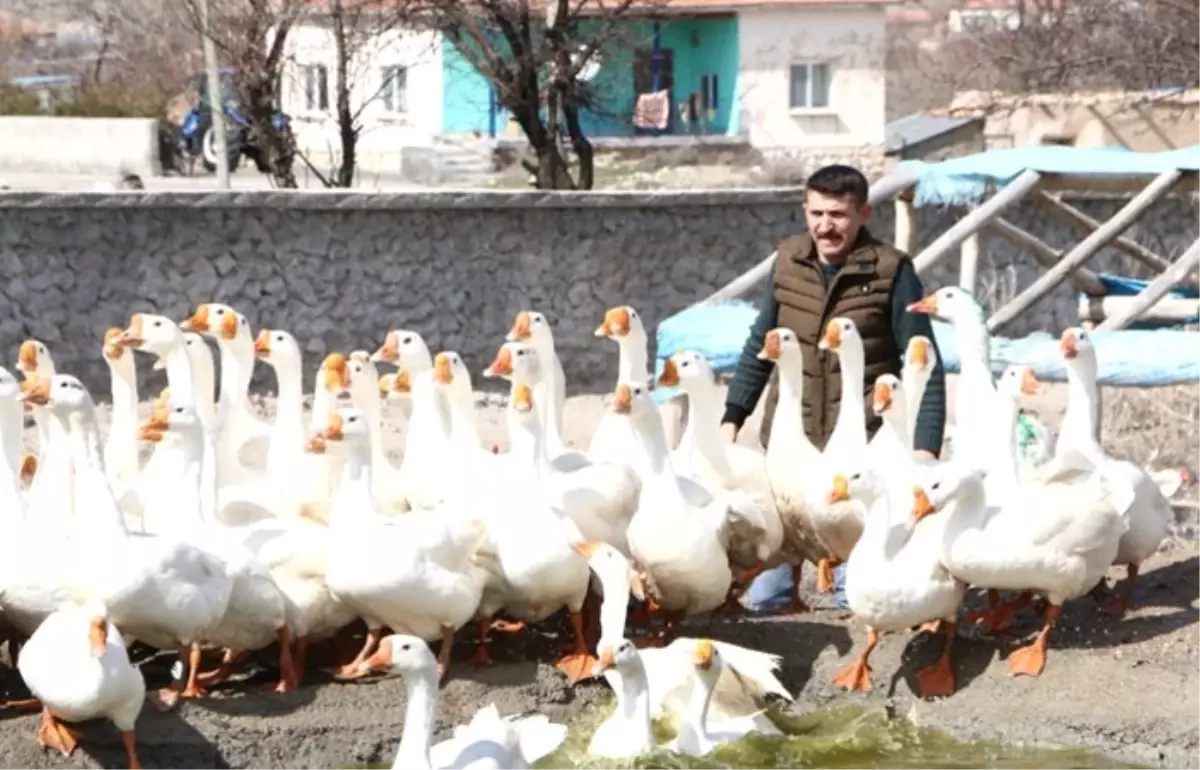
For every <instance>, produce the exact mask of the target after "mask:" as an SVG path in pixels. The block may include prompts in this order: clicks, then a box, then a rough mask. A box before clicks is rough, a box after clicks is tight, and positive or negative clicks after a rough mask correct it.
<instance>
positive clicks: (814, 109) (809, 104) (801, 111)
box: [787, 60, 833, 115]
mask: <svg viewBox="0 0 1200 770" xmlns="http://www.w3.org/2000/svg"><path fill="white" fill-rule="evenodd" d="M797 67H804V68H806V69H807V70H808V78H807V80H806V81H805V82H806V86H807V87H806V89H805V95H804V104H802V105H797V104H792V91H793V85H794V84H793V81H792V78H793V73H794V72H795V70H796V68H797ZM814 67H824V68H825V79H826V85H825V104H823V105H820V106H813V93H812V88H813V68H814ZM787 103H788V109H790V110H791V112H792V114H796V115H828V114H830V113H832V112H833V65H832V64H830V63H829V62H827V61H813V60H801V61H794V62H792V63H791V65H790V66H789V67H788V79H787Z"/></svg>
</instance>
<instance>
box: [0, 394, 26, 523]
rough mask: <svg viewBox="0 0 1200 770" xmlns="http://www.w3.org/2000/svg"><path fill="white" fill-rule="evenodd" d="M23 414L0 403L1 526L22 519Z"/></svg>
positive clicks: (15, 406) (16, 407) (17, 406)
mask: <svg viewBox="0 0 1200 770" xmlns="http://www.w3.org/2000/svg"><path fill="white" fill-rule="evenodd" d="M24 422H25V420H24V414H23V413H22V410H21V406H20V404H18V403H16V402H14V401H10V400H5V401H4V402H3V403H0V440H3V443H4V456H3V457H2V458H0V523H15V522H18V521H20V520H21V519H22V518H23V515H22V511H23V510H24V507H25V505H24V502H23V501H22V499H21V433H22V430H23V429H24Z"/></svg>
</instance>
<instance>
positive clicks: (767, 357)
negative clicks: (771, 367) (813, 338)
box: [758, 326, 801, 367]
mask: <svg viewBox="0 0 1200 770" xmlns="http://www.w3.org/2000/svg"><path fill="white" fill-rule="evenodd" d="M800 356H801V352H800V340H799V339H798V338H797V337H796V333H795V332H794V331H792V330H791V329H788V328H786V327H783V326H780V327H778V328H776V329H771V330H770V331H769V332H767V333H766V335H765V336H764V337H763V346H762V350H760V351H758V358H759V359H761V360H763V361H770V362H771V363H774V364H778V365H780V366H785V365H789V364H790V365H792V366H793V367H795V366H798V365H799V363H800Z"/></svg>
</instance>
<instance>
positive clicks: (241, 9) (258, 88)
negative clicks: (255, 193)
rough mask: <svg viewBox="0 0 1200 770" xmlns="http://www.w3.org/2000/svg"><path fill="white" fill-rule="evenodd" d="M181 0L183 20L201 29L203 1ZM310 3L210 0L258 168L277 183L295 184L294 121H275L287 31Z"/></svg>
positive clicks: (212, 30)
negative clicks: (258, 155)
mask: <svg viewBox="0 0 1200 770" xmlns="http://www.w3.org/2000/svg"><path fill="white" fill-rule="evenodd" d="M179 2H180V3H181V6H182V15H183V18H184V20H185V22H186V23H187V24H188V26H189V27H190V28H191V29H192V30H193V32H194V33H197V34H199V33H201V32H202V30H203V29H204V25H203V23H202V16H201V8H200V3H199V0H179ZM309 8H310V0H208V14H209V16H208V18H209V26H208V35H209V37H210V38H212V41H213V44H214V45H215V47H216V49H217V55H218V57H219V58H220V59H221V61H222V64H224V65H225V66H228V67H230V68H231V69H232V70H233V71H234V73H235V74H234V83H235V86H236V88H237V96H238V105H239V108H240V109H241V111H242V112H243V114H245V116H246V120H247V121H248V123H249V124H250V125H249V134H250V137H249V138H250V141H251V142H252V143H253V144H254V146H255V147H257V148H258V150H259V153H260V158H261V160H260V167H261V168H262V169H263V170H264V171H265V172H266V173H269V174H270V175H271V178H272V180H273V181H274V183H275V184H276V185H277V186H278V187H286V188H294V187H297V184H296V175H295V172H294V171H293V164H294V162H295V157H296V141H295V137H294V136H293V135H292V131H291V127H290V125H288V124H287V123H284V124H283V125H277V123H276V121H275V116H276V114H277V112H278V110H279V86H280V82H281V76H282V74H283V66H284V61H285V56H284V52H285V50H286V46H287V40H288V35H289V34H290V33H291V31H292V28H293V27H294V26H295V24H296V22H297V21H298V20H299V19H300V18H301V16H303V15H304V14H305V13H307V12H308V11H309ZM210 98H213V99H214V100H215V99H216V96H215V95H214V96H212V97H210ZM213 108H214V109H220V105H219V104H217V103H215V104H214V105H213Z"/></svg>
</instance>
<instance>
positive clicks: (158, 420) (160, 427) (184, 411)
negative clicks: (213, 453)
mask: <svg viewBox="0 0 1200 770" xmlns="http://www.w3.org/2000/svg"><path fill="white" fill-rule="evenodd" d="M203 434H204V423H203V422H201V421H200V413H199V412H197V411H196V409H195V408H194V407H192V406H191V405H190V404H179V405H178V406H171V405H170V402H169V400H166V401H164V400H163V399H162V398H160V399H159V400H158V401H157V402H155V407H154V410H153V411H152V412H151V414H150V417H149V418H147V419H146V421H145V422H143V423H142V425H141V427H140V428H139V429H138V441H145V442H148V443H151V444H157V443H159V442H161V441H162V440H163V439H165V438H166V437H167V436H168V435H175V436H177V437H179V438H181V439H192V440H195V439H197V438H200V437H202V436H203Z"/></svg>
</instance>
